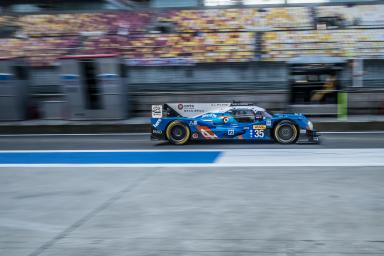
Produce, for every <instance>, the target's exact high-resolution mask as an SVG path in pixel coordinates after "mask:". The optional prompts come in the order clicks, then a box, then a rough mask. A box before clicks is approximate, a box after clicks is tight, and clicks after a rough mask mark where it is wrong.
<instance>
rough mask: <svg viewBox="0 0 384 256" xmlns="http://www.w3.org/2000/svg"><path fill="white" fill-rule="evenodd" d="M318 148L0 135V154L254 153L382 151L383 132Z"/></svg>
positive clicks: (325, 138)
mask: <svg viewBox="0 0 384 256" xmlns="http://www.w3.org/2000/svg"><path fill="white" fill-rule="evenodd" d="M320 140H321V144H320V145H313V144H306V143H301V144H295V145H279V144H274V143H260V142H254V143H249V142H239V143H235V142H195V143H192V144H189V145H184V146H173V145H170V144H169V143H167V142H163V141H151V140H150V138H149V134H133V135H132V134H131V135H130V134H109V135H108V134H107V135H106V134H104V135H0V150H75V149H76V150H87V149H92V150H98V149H100V150H106V149H133V150H136V149H151V150H164V149H166V150H179V149H254V148H256V149H257V148H268V149H277V148H382V147H384V132H373V133H372V132H366V133H354V132H352V133H326V134H321V137H320Z"/></svg>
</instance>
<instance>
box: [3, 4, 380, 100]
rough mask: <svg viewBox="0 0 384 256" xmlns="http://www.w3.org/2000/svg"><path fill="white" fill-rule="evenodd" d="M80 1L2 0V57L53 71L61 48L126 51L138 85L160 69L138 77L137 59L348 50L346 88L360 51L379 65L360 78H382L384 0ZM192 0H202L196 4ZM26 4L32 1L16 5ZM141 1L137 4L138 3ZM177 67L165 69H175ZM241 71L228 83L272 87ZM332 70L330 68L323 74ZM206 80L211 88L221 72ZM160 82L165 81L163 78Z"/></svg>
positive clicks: (235, 58) (371, 81)
mask: <svg viewBox="0 0 384 256" xmlns="http://www.w3.org/2000/svg"><path fill="white" fill-rule="evenodd" d="M27 2H28V5H26V3H27ZM79 2H80V3H83V4H82V5H81V4H80V5H76V6H77V7H76V9H74V8H73V6H74V5H73V1H66V4H62V1H61V2H60V3H58V2H57V1H48V2H46V1H4V3H3V6H2V7H3V15H2V16H0V25H1V27H2V29H1V31H0V35H1V38H0V43H1V45H2V47H1V50H0V57H1V58H11V57H12V58H16V57H22V58H25V59H26V60H27V61H28V63H29V65H30V66H31V67H33V69H32V73H33V72H35V74H34V76H37V77H38V75H39V72H42V73H44V74H46V72H47V70H51V71H54V70H55V68H56V67H58V65H59V64H60V62H59V60H60V58H61V57H63V56H67V55H92V54H115V55H117V56H119V57H121V58H123V59H125V60H126V62H125V63H127V64H128V65H127V67H128V69H129V70H130V74H131V79H133V81H141V82H140V83H141V84H140V83H135V82H133V81H132V83H131V84H132V86H142V88H143V89H145V86H148V85H151V86H153V85H154V84H156V82H153V81H155V80H156V79H154V78H152V77H151V78H149V77H148V81H147V82H146V81H144V80H143V79H142V78H135V75H137V76H140V74H141V73H140V72H142V71H141V70H142V69H140V68H139V67H145V66H152V67H148V69H147V70H148V72H149V71H150V70H153V68H154V67H153V66H156V65H160V66H164V64H165V63H166V64H167V65H170V66H176V67H177V66H180V67H182V66H183V65H193V66H194V69H191V68H189V69H188V70H190V71H188V72H187V73H188V74H189V76H190V75H191V72H192V71H191V70H195V71H196V72H195V73H193V72H192V73H193V74H194V75H196V76H200V75H202V74H203V73H201V72H200V71H199V70H201V69H202V66H198V65H210V66H204V67H205V69H207V70H209V69H212V70H213V69H218V68H220V67H221V66H220V65H223V64H224V63H229V64H231V65H233V67H234V68H233V69H234V70H236V68H235V67H236V65H238V66H239V65H240V66H241V67H245V66H249V65H253V67H254V68H257V67H259V66H260V65H263V64H262V63H270V62H274V63H276V65H281V67H285V68H280V69H278V70H281V71H279V72H283V73H285V74H287V73H288V75H289V72H290V71H289V62H290V60H292V59H294V58H297V57H305V56H308V57H311V58H312V59H313V57H338V58H343V60H344V62H345V66H344V67H343V68H342V69H343V70H342V71H340V72H339V73H340V75H339V77H340V78H339V79H340V80H342V81H341V82H342V83H343V84H344V86H343V87H344V88H349V87H353V85H356V84H359V83H358V82H356V81H353V79H352V78H353V74H354V73H356V72H355V71H356V70H355V69H354V66H355V64H354V62H355V61H356V60H365V62H364V63H366V65H367V66H366V68H367V69H368V70H372V68H371V67H370V66H369V65H370V63H373V62H371V61H370V60H372V59H373V60H376V61H375V62H374V63H375V66H376V70H377V71H378V73H377V74H373V73H372V72H369V74H370V77H369V78H368V77H361V76H360V77H359V78H358V79H361V80H364V79H365V84H364V86H371V87H380V86H381V82H380V81H381V80H384V79H383V78H384V77H381V74H382V71H384V62H381V60H382V59H383V57H384V40H383V39H384V4H380V3H378V2H372V3H369V4H367V3H361V4H360V3H359V2H356V3H348V4H340V3H338V4H332V3H328V4H324V3H322V4H301V5H300V4H294V3H293V4H292V5H290V4H289V2H290V1H288V2H286V1H282V3H281V4H280V2H281V1H275V2H274V3H276V4H272V5H265V4H264V5H257V3H263V1H220V2H217V1H216V2H217V3H216V5H219V4H223V3H226V4H227V5H228V6H220V7H217V6H216V7H214V6H213V5H215V1H205V2H204V1H181V2H180V3H185V6H186V7H180V5H179V6H178V8H159V9H157V8H151V6H159V5H161V4H160V2H161V1H138V2H135V1H94V3H93V4H92V5H89V2H88V1H87V0H84V1H83V2H82V1H79ZM193 2H195V3H199V4H203V5H204V3H205V5H206V6H192V5H193ZM34 3H35V5H33V4H34ZM48 3H49V4H48ZM161 3H162V4H163V6H166V5H167V4H168V5H170V1H163V2H161ZM255 3H256V5H255ZM247 4H251V5H250V6H247ZM23 5H24V7H25V8H26V10H27V11H26V12H22V13H20V12H16V11H17V10H20V8H21V7H23ZM79 6H80V7H79ZM85 6H88V9H87V8H86V7H85ZM207 6H208V7H207ZM16 7H17V8H16ZM32 7H33V8H32ZM59 7H60V8H61V9H60V8H59ZM135 7H140V8H139V9H132V8H135ZM71 8H72V9H71ZM21 10H22V8H21ZM315 62H316V60H315ZM328 62H332V59H328ZM323 64H324V63H323ZM328 64H329V63H328ZM163 68H164V67H163ZM135 69H137V70H138V71H137V73H135ZM223 70H225V68H224V69H223ZM164 72H168V71H164ZM172 72H173V71H169V75H174V74H175V73H172ZM223 72H224V71H223ZM239 72H240V73H241V72H243V73H244V72H245V71H233V72H232V73H233V77H232V78H231V79H229V81H232V82H231V85H230V86H229V87H233V86H234V84H236V86H238V87H237V88H242V87H244V86H245V87H247V86H248V89H249V88H251V89H253V88H258V86H261V87H259V88H262V89H266V88H265V87H263V86H265V84H266V83H268V81H260V80H259V77H256V75H249V76H253V78H249V77H247V78H244V77H245V76H246V75H244V74H240V73H239ZM235 73H236V74H235ZM256 73H257V72H256ZM256 73H255V74H256ZM283 73H282V74H278V75H276V76H277V77H285V78H284V79H285V80H286V83H287V84H288V83H289V81H288V80H289V78H288V75H284V74H283ZM331 73H334V71H332V68H331V71H329V72H328V73H324V74H323V73H322V74H323V75H327V76H328V75H330V74H331ZM52 74H53V75H55V73H54V72H53V73H52ZM184 76H185V75H180V77H179V80H177V79H176V80H175V79H173V81H175V85H176V86H179V85H180V84H185V86H188V83H186V81H187V77H184ZM45 77H46V76H45ZM234 77H237V80H236V78H234ZM319 79H320V78H319ZM36 80H38V79H36ZM36 80H35V81H36ZM42 80H44V79H42ZM189 80H190V81H193V79H191V78H190V79H189ZM320 80H321V81H323V80H324V79H323V78H321V79H320ZM149 81H152V82H149ZM200 81H205V82H206V83H207V85H206V86H207V88H211V89H212V88H214V87H215V86H217V85H215V84H216V83H217V82H218V81H219V82H220V79H217V78H216V79H215V78H212V80H209V79H208V78H207V79H206V80H204V79H200ZM227 81H228V80H227ZM321 81H320V82H321ZM41 83H42V84H44V81H42V82H41ZM191 83H192V82H191ZM191 83H189V84H190V86H196V84H194V85H193V84H191ZM210 84H211V85H212V87H210ZM269 84H270V88H274V87H277V88H278V87H279V86H281V84H282V83H281V81H278V82H276V81H274V79H273V78H271V80H270V83H269ZM360 84H361V83H360ZM158 85H159V86H158V88H164V87H163V86H164V83H163V82H160V81H159V82H158ZM136 88H137V87H136ZM191 88H193V87H190V89H191ZM267 89H268V88H267ZM282 89H286V87H285V88H282ZM304 103H308V102H307V101H304Z"/></svg>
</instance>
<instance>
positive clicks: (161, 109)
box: [151, 103, 319, 145]
mask: <svg viewBox="0 0 384 256" xmlns="http://www.w3.org/2000/svg"><path fill="white" fill-rule="evenodd" d="M151 138H152V139H156V140H168V141H169V142H170V143H172V144H176V145H182V144H186V143H187V142H189V141H191V140H249V141H274V142H277V143H281V144H292V143H296V142H297V141H298V140H299V139H300V140H302V139H304V140H305V141H307V142H313V143H317V142H318V141H319V137H318V135H317V132H316V131H315V130H314V129H313V124H312V122H311V121H310V120H309V119H308V118H307V117H305V116H304V115H302V114H273V115H271V114H269V113H267V112H266V111H265V109H263V108H260V107H258V106H256V105H254V104H252V103H168V104H164V105H152V118H151Z"/></svg>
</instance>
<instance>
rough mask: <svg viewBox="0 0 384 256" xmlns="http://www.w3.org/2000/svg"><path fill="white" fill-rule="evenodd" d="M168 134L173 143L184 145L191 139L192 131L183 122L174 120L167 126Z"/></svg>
mask: <svg viewBox="0 0 384 256" xmlns="http://www.w3.org/2000/svg"><path fill="white" fill-rule="evenodd" d="M166 136H167V139H168V141H169V142H170V143H171V144H174V145H184V144H186V143H187V142H188V141H189V138H190V136H191V131H190V130H189V127H188V126H187V125H186V124H184V123H183V122H180V121H173V122H172V123H170V124H169V125H168V127H167V130H166Z"/></svg>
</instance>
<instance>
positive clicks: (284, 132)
mask: <svg viewBox="0 0 384 256" xmlns="http://www.w3.org/2000/svg"><path fill="white" fill-rule="evenodd" d="M273 134H274V138H275V140H276V141H277V142H278V143H281V144H293V143H295V142H296V141H297V140H298V139H299V131H298V129H297V127H296V125H295V124H294V123H293V122H291V121H288V120H286V121H281V122H280V123H278V124H277V125H276V127H275V129H274V130H273Z"/></svg>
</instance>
